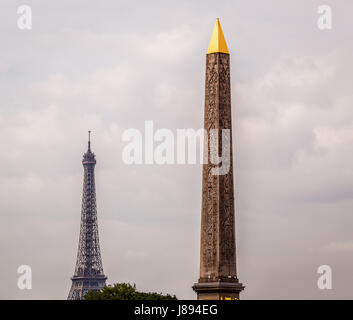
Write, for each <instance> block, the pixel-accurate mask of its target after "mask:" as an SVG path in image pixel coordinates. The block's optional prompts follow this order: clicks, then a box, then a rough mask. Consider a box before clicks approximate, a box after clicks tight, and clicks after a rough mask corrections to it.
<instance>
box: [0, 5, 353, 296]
mask: <svg viewBox="0 0 353 320" xmlns="http://www.w3.org/2000/svg"><path fill="white" fill-rule="evenodd" d="M21 4H27V5H30V6H31V8H32V13H33V28H32V30H20V29H18V27H17V18H18V16H19V15H18V14H17V7H18V6H19V5H21ZM322 4H329V5H331V7H332V13H333V28H332V30H324V31H323V30H319V29H318V27H317V20H318V18H319V14H318V13H317V9H318V6H319V5H322ZM352 13H353V3H351V2H349V1H342V0H341V1H340V0H337V1H326V2H325V3H323V2H322V1H316V0H313V1H307V0H298V1H282V0H277V1H275V0H267V1H262V0H257V1H255V0H252V1H240V0H238V1H236V0H233V1H182V0H179V1H165V0H161V1H139V2H137V1H121V0H119V1H115V0H114V1H113V0H111V1H108V0H107V1H89V2H88V1H83V0H78V1H74V2H73V1H69V0H61V1H44V0H42V1H34V0H27V1H26V2H25V3H24V2H23V1H17V0H2V1H1V4H0V39H1V50H0V150H1V153H0V194H1V200H0V256H1V261H0V280H1V286H0V298H2V299H5V298H13V299H66V297H67V294H68V292H69V289H70V286H71V280H70V277H71V276H72V275H73V272H74V267H75V263H76V253H77V246H78V237H79V223H80V209H81V193H82V180H83V175H82V174H83V169H82V164H81V160H82V154H83V153H84V152H85V151H86V146H87V130H92V132H93V133H92V149H93V151H94V152H95V154H96V157H97V166H96V188H97V201H98V221H99V232H100V241H101V250H102V259H103V267H104V272H105V274H106V275H107V276H108V283H114V282H130V283H136V285H137V288H138V289H140V290H148V291H162V292H168V293H173V294H176V295H177V296H178V298H185V299H186V298H188V299H194V298H195V297H196V296H195V294H194V292H193V291H192V289H191V286H192V285H193V283H194V282H196V281H197V279H198V276H199V245H200V213H201V166H200V165H164V166H160V165H132V166H128V165H126V164H124V163H123V161H122V149H123V147H124V145H125V143H123V142H122V139H121V137H122V132H123V131H124V130H126V129H129V128H137V129H140V130H142V131H143V129H144V121H145V120H153V121H154V124H155V128H156V129H158V128H168V129H171V130H176V129H177V128H194V129H199V128H201V127H202V126H203V123H202V121H203V107H204V73H205V54H206V50H207V46H208V42H209V40H210V37H211V34H212V30H213V26H214V23H215V20H216V18H217V17H219V18H220V21H221V25H222V28H223V31H224V34H225V37H226V40H227V44H228V48H229V50H230V53H231V81H232V116H233V135H234V137H233V143H234V146H233V148H234V170H235V196H236V223H237V226H236V227H237V249H238V259H237V260H238V277H239V279H240V281H241V282H243V284H244V285H245V286H246V289H245V290H244V291H243V293H242V296H241V297H242V298H243V299H300V298H303V299H309V298H318V299H324V298H335V299H336V298H344V299H352V298H353V294H352V290H351V288H352V286H353V212H352V211H353V210H352V208H353V166H352V163H353V148H352V143H353V92H352V76H353V60H352V41H351V40H352V18H351V16H352ZM22 264H26V265H30V266H31V267H32V272H33V283H32V286H33V289H32V290H24V291H21V290H19V289H18V287H17V278H18V276H19V275H18V274H17V267H18V266H19V265H22ZM325 264H326V265H330V266H331V268H332V271H333V289H332V290H319V289H318V287H317V279H318V277H319V275H318V274H317V268H318V267H319V266H320V265H325Z"/></svg>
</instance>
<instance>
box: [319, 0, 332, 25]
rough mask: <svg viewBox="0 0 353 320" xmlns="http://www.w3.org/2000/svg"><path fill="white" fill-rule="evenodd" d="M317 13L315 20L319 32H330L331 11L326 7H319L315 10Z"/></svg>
mask: <svg viewBox="0 0 353 320" xmlns="http://www.w3.org/2000/svg"><path fill="white" fill-rule="evenodd" d="M317 13H318V14H320V16H319V19H318V20H317V27H318V28H319V29H320V30H331V29H332V9H331V7H330V6H328V5H326V4H325V5H321V6H319V7H318V9H317Z"/></svg>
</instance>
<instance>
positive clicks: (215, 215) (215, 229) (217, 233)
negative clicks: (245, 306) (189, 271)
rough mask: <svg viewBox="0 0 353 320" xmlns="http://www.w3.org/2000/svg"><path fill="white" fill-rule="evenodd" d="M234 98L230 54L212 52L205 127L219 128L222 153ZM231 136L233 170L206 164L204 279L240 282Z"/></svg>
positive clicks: (229, 142)
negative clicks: (223, 171) (223, 170)
mask: <svg viewBox="0 0 353 320" xmlns="http://www.w3.org/2000/svg"><path fill="white" fill-rule="evenodd" d="M230 100H231V97H230V66H229V54H225V53H212V54H208V55H207V61H206V83H205V114H204V128H205V129H206V130H207V132H208V133H209V132H210V130H211V129H219V130H218V142H219V145H218V154H219V155H221V150H222V139H224V137H223V136H222V129H230V130H231V129H232V122H231V101H230ZM229 139H230V141H223V142H225V143H226V145H227V144H228V145H229V147H230V159H229V161H230V170H229V172H228V173H227V174H225V175H213V174H212V172H211V169H212V168H214V167H215V165H213V164H211V163H207V164H204V165H203V171H202V176H203V177H202V220H201V267H200V282H208V281H230V282H233V281H237V279H236V259H235V231H234V230H235V227H234V190H233V163H232V162H233V161H232V157H233V155H232V134H231V131H230V136H229ZM207 150H208V152H209V150H210V139H208V148H207ZM208 158H209V157H208Z"/></svg>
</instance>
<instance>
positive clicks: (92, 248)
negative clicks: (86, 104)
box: [68, 131, 107, 300]
mask: <svg viewBox="0 0 353 320" xmlns="http://www.w3.org/2000/svg"><path fill="white" fill-rule="evenodd" d="M88 135H89V136H88V150H87V152H86V153H85V154H84V155H83V160H82V164H83V168H84V181H83V196H82V209H81V228H80V239H79V245H78V253H77V261H76V268H75V274H74V275H73V277H72V278H71V280H72V286H71V290H70V292H69V296H68V300H82V299H84V297H85V294H86V293H87V291H89V290H100V289H102V288H103V287H104V286H105V281H106V279H107V277H106V276H105V275H104V273H103V266H102V258H101V253H100V246H99V237H98V223H97V206H96V190H95V182H94V167H95V165H96V158H95V154H94V153H93V152H92V151H91V139H90V131H89V132H88Z"/></svg>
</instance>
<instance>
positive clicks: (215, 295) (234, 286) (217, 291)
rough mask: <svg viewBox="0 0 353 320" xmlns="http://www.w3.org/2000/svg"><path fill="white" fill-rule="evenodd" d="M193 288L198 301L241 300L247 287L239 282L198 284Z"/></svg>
mask: <svg viewBox="0 0 353 320" xmlns="http://www.w3.org/2000/svg"><path fill="white" fill-rule="evenodd" d="M192 288H193V289H194V291H195V292H196V293H197V300H239V294H240V292H241V291H242V290H244V288H245V287H244V286H243V284H242V283H239V282H198V283H195V284H194V286H193V287H192Z"/></svg>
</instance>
